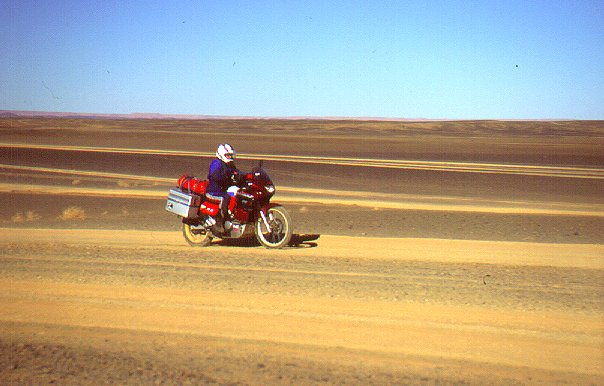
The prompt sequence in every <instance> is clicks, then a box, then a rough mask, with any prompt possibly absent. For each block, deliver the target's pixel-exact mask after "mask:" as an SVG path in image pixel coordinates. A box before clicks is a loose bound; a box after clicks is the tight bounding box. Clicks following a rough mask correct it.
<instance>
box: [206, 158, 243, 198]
mask: <svg viewBox="0 0 604 386" xmlns="http://www.w3.org/2000/svg"><path fill="white" fill-rule="evenodd" d="M235 172H238V170H237V168H236V167H235V163H234V162H229V163H228V164H225V163H224V162H222V161H221V160H219V159H218V158H216V159H214V160H213V161H212V163H211V164H210V171H209V173H208V181H209V182H208V187H207V188H206V192H208V193H210V194H222V193H224V192H226V190H227V189H228V188H229V186H231V185H232V182H231V176H232V175H233V173H235Z"/></svg>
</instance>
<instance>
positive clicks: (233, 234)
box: [166, 162, 292, 248]
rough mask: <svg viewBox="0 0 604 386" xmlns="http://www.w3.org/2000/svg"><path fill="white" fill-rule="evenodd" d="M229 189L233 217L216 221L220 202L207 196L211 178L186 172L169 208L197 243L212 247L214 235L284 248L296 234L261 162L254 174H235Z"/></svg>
mask: <svg viewBox="0 0 604 386" xmlns="http://www.w3.org/2000/svg"><path fill="white" fill-rule="evenodd" d="M231 180H232V182H233V186H231V187H230V188H229V189H228V191H227V192H228V193H229V195H230V196H231V199H230V202H229V213H230V215H229V218H227V219H226V221H224V225H221V224H217V223H216V220H215V218H216V216H217V215H218V213H219V211H220V207H219V205H220V202H217V201H213V200H212V199H210V198H209V197H208V196H206V195H205V190H206V187H207V185H208V181H207V180H200V179H197V178H195V177H190V176H187V175H183V176H182V177H180V179H179V180H178V188H175V189H170V193H169V195H168V201H167V202H166V210H167V211H168V212H170V213H174V214H176V215H178V216H179V217H181V218H182V224H183V226H182V233H183V235H184V237H185V240H187V242H188V243H189V244H190V245H193V246H208V245H210V244H211V242H212V239H213V238H214V237H218V238H221V239H238V238H242V237H247V236H252V235H253V234H254V233H255V235H256V238H257V239H258V242H260V244H262V245H264V246H265V247H267V248H283V247H285V246H287V245H288V243H289V242H290V240H291V237H292V225H291V218H290V216H289V213H287V210H285V208H284V207H283V206H281V205H279V204H276V203H271V202H270V200H271V198H272V197H273V195H274V194H275V185H274V184H273V182H272V181H271V179H270V177H269V176H268V174H267V173H266V172H265V171H264V170H263V169H262V162H260V165H259V166H258V167H256V168H254V169H253V170H252V172H251V173H245V174H235V175H234V176H233V177H232V179H231Z"/></svg>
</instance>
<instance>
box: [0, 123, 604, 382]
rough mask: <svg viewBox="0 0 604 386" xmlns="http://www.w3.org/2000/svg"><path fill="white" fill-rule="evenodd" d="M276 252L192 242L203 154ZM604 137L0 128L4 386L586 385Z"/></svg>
mask: <svg viewBox="0 0 604 386" xmlns="http://www.w3.org/2000/svg"><path fill="white" fill-rule="evenodd" d="M223 142H228V143H230V144H231V145H233V146H234V147H235V149H236V150H237V151H238V160H237V166H238V167H239V168H240V169H243V170H248V169H251V168H252V167H253V166H255V165H256V164H257V163H258V161H259V160H261V159H262V160H264V167H265V169H266V170H267V171H268V173H269V174H270V175H271V177H272V178H273V181H274V182H275V184H276V186H277V194H276V195H275V197H274V201H275V202H279V203H282V204H283V205H284V206H285V207H286V208H287V209H288V211H289V212H290V214H291V217H292V219H293V223H294V233H295V235H294V238H293V243H292V245H290V246H289V247H287V248H284V249H281V250H268V249H265V248H263V247H261V246H259V245H258V244H257V242H256V241H255V240H254V239H248V240H230V241H229V240H215V241H214V243H213V244H212V245H211V246H209V247H205V248H199V247H197V248H196V247H191V246H189V245H188V244H186V242H185V240H184V239H183V237H182V234H181V223H180V221H179V220H178V218H177V217H176V216H174V215H172V214H170V213H168V212H166V211H165V210H164V204H165V200H166V197H167V193H168V190H169V189H170V188H171V187H173V186H175V184H176V180H177V179H178V177H179V176H180V175H181V174H184V173H189V174H193V175H196V176H199V177H204V176H205V174H206V173H207V168H208V165H209V162H210V160H211V159H212V154H213V152H214V150H215V148H216V146H217V145H218V144H219V143H223ZM603 192H604V122H602V121H552V122H547V121H545V122H542V121H524V122H521V121H458V122H446V121H437V122H422V121H420V122H407V121H400V122H387V121H346V120H278V119H255V120H252V119H238V120H235V119H232V120H229V119H213V120H151V119H141V120H119V119H113V120H112V119H82V118H78V119H69V118H61V119H59V118H54V119H46V118H29V119H28V118H18V117H8V118H2V119H0V197H1V198H2V202H3V203H5V205H3V206H2V208H1V209H0V251H2V252H1V254H0V259H1V264H0V288H1V289H2V291H1V292H0V293H1V299H0V325H1V326H2V327H1V329H0V350H1V355H0V384H9V385H12V384H15V385H16V384H19V385H21V384H36V385H38V384H50V383H57V384H78V385H82V384H95V385H96V384H157V383H159V384H295V385H300V384H360V385H372V384H375V385H385V384H456V385H457V384H545V385H552V384H585V385H590V384H602V380H603V379H604V194H603Z"/></svg>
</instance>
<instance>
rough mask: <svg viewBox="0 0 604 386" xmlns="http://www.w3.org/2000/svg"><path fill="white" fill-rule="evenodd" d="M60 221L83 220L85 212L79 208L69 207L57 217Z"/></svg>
mask: <svg viewBox="0 0 604 386" xmlns="http://www.w3.org/2000/svg"><path fill="white" fill-rule="evenodd" d="M59 218H60V219H61V220H85V219H86V211H85V210H84V209H82V208H80V207H79V206H70V207H68V208H65V210H63V213H62V214H61V215H60V216H59Z"/></svg>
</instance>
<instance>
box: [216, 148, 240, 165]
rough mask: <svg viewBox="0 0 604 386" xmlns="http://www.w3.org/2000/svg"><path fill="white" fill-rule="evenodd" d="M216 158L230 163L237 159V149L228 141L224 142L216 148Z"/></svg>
mask: <svg viewBox="0 0 604 386" xmlns="http://www.w3.org/2000/svg"><path fill="white" fill-rule="evenodd" d="M216 158H218V159H219V160H221V161H222V162H224V163H226V164H228V163H229V162H233V161H235V149H233V147H232V146H231V145H229V144H228V143H223V144H222V145H219V146H218V149H216Z"/></svg>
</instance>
